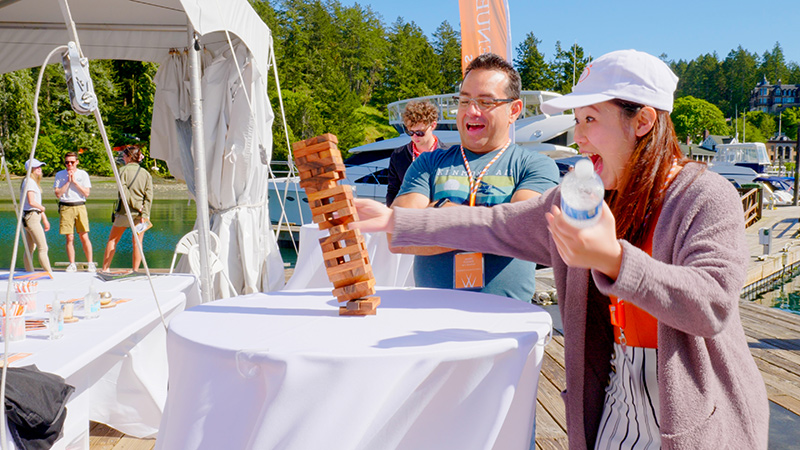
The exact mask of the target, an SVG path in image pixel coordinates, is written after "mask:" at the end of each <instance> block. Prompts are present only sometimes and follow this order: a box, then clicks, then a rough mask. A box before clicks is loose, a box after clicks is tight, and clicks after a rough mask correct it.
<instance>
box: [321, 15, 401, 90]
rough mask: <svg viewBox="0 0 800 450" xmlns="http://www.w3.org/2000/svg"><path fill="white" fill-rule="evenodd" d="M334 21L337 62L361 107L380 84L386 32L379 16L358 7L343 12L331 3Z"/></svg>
mask: <svg viewBox="0 0 800 450" xmlns="http://www.w3.org/2000/svg"><path fill="white" fill-rule="evenodd" d="M333 15H334V18H335V23H336V24H338V25H337V26H338V35H339V36H338V43H339V46H338V47H339V48H336V49H334V52H335V53H337V54H338V56H337V58H336V59H337V61H338V62H339V64H340V67H341V70H342V71H343V73H344V74H345V77H346V81H347V83H348V85H349V86H350V89H351V90H352V91H354V92H355V93H356V95H357V97H358V101H359V103H360V104H361V105H364V104H366V103H367V102H368V101H369V100H370V99H371V98H372V92H373V90H374V89H375V86H376V85H377V84H378V82H379V80H380V76H381V73H382V71H383V64H384V61H385V60H386V52H387V50H388V49H387V44H386V41H385V39H384V35H385V34H386V31H385V30H384V28H383V24H382V23H381V21H380V18H379V16H378V15H377V14H376V13H375V12H373V11H372V9H371V8H370V7H369V6H367V7H366V8H362V7H361V6H360V5H359V4H358V3H356V4H355V5H354V6H352V7H347V8H343V7H341V6H339V4H338V3H334V14H333Z"/></svg>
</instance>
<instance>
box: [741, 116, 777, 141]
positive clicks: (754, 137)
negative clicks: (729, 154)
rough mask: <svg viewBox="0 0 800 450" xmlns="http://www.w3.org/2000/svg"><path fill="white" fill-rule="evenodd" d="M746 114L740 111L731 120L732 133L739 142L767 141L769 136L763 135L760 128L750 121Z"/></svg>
mask: <svg viewBox="0 0 800 450" xmlns="http://www.w3.org/2000/svg"><path fill="white" fill-rule="evenodd" d="M748 114H749V113H740V114H739V117H738V118H736V119H735V120H734V121H733V135H734V136H736V138H737V139H738V140H739V142H767V139H768V138H769V136H765V135H764V133H763V132H762V131H761V129H760V128H758V127H757V126H756V124H755V123H753V122H752V121H750V119H749V118H748V117H747V116H748ZM754 117H755V116H754Z"/></svg>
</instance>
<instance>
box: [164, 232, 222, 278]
mask: <svg viewBox="0 0 800 450" xmlns="http://www.w3.org/2000/svg"><path fill="white" fill-rule="evenodd" d="M208 233H209V235H210V236H211V240H210V241H209V245H210V246H211V248H210V249H209V250H211V253H213V254H214V255H215V256H216V255H219V236H217V233H214V232H213V231H209V232H208ZM197 235H198V232H197V230H192V231H190V232H188V233H186V234H185V235H184V236H183V237H182V238H181V240H179V241H178V243H177V244H176V245H175V252H174V253H173V254H172V263H171V264H170V265H169V273H172V271H173V270H174V269H175V261H177V259H178V255H186V254H188V253H189V249H190V248H192V247H193V246H195V245H198V244H197Z"/></svg>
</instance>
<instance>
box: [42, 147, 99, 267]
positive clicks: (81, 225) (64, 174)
mask: <svg viewBox="0 0 800 450" xmlns="http://www.w3.org/2000/svg"><path fill="white" fill-rule="evenodd" d="M64 165H66V166H67V168H66V169H64V170H62V171H60V172H58V173H57V174H56V179H55V181H54V182H53V188H54V189H55V193H56V197H57V198H58V214H59V217H60V218H61V224H60V225H59V230H58V231H59V233H61V234H62V235H64V237H65V238H66V240H67V258H68V259H69V266H67V272H75V271H76V270H77V268H76V266H75V234H74V233H75V231H77V232H78V236H79V237H80V239H81V244H82V245H83V253H84V254H85V255H86V261H87V262H88V265H87V270H88V271H89V272H95V271H96V270H97V265H96V264H95V263H94V260H93V259H92V241H91V240H89V214H88V213H87V212H86V198H87V197H89V193H90V191H91V188H92V182H91V180H90V179H89V174H88V173H86V172H85V171H83V170H81V169H78V154H77V153H75V152H68V153H67V154H66V155H64Z"/></svg>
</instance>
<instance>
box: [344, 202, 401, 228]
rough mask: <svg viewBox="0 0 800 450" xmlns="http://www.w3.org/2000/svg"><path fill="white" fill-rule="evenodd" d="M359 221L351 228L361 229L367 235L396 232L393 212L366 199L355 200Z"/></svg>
mask: <svg viewBox="0 0 800 450" xmlns="http://www.w3.org/2000/svg"><path fill="white" fill-rule="evenodd" d="M353 204H355V207H356V211H357V212H358V221H357V222H352V223H351V224H350V227H351V228H356V229H359V230H361V231H363V232H365V233H372V232H375V231H384V232H386V233H391V232H392V231H394V223H393V222H392V219H393V212H392V210H391V209H390V208H388V207H387V206H386V205H384V204H382V203H378V202H376V201H374V200H369V199H366V198H354V199H353Z"/></svg>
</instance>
